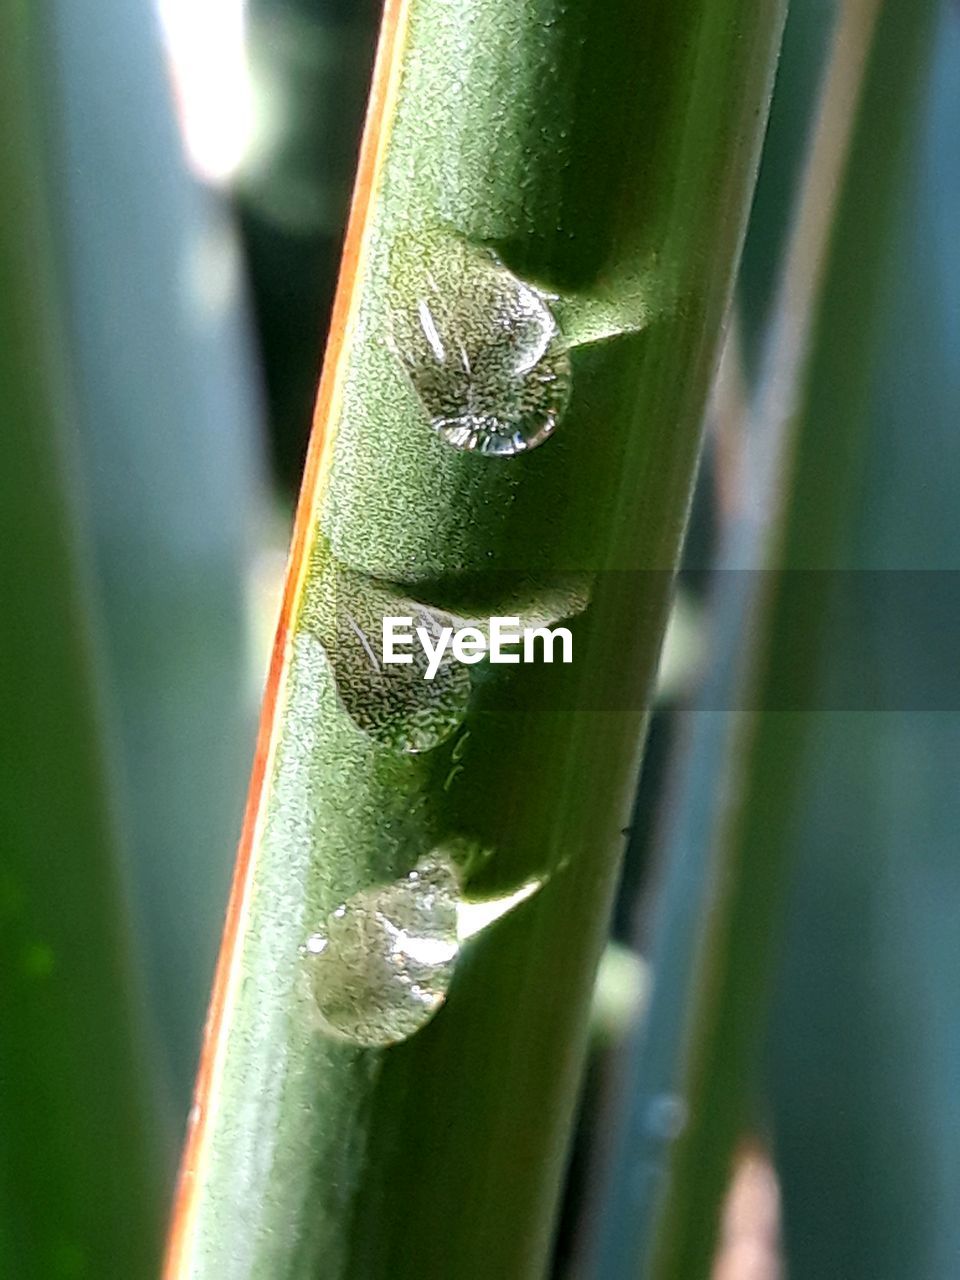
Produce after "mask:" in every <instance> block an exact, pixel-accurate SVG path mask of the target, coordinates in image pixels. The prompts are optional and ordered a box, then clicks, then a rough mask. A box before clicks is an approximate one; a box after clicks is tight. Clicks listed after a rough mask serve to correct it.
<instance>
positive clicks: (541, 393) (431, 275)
mask: <svg viewBox="0 0 960 1280" xmlns="http://www.w3.org/2000/svg"><path fill="white" fill-rule="evenodd" d="M391 274H392V278H393V284H394V291H393V292H394V296H393V299H392V309H391V332H390V344H391V347H392V349H393V351H394V352H395V354H396V356H397V358H398V360H399V361H400V363H401V365H402V366H403V368H404V370H405V371H406V374H407V376H408V377H409V379H410V381H411V383H412V384H413V388H414V390H415V391H416V393H417V395H418V396H419V398H420V401H421V403H422V404H423V407H424V409H425V410H426V413H427V416H428V417H429V419H430V425H431V426H432V427H433V429H434V431H436V432H437V434H438V435H439V436H440V437H441V438H442V439H444V440H446V441H447V443H448V444H451V445H453V446H454V448H456V449H465V450H468V451H474V452H477V453H483V454H488V455H490V456H493V457H511V456H513V455H514V454H518V453H523V452H526V451H527V450H529V449H533V448H535V447H536V446H537V445H538V444H542V443H543V441H544V440H546V439H547V438H548V437H549V436H550V435H551V434H552V433H553V431H554V429H555V428H556V426H557V423H558V422H559V420H560V417H561V415H562V414H563V411H564V409H565V407H566V404H567V400H568V399H569V395H570V360H569V356H568V355H567V350H566V346H565V344H564V343H563V339H562V334H561V332H560V326H559V324H558V323H557V320H556V317H555V316H554V314H553V312H552V310H551V308H550V302H551V301H552V298H551V295H549V294H547V293H544V292H542V291H540V290H538V289H536V288H534V287H533V286H532V285H530V284H527V283H525V282H524V281H523V280H520V279H519V278H518V277H517V276H515V275H514V274H513V273H512V272H510V271H508V270H507V268H506V267H505V266H504V265H503V263H502V262H501V261H500V260H499V258H497V256H496V254H494V253H493V252H492V251H491V250H488V249H483V248H480V247H478V246H476V245H471V244H469V243H467V242H466V241H464V240H461V239H459V238H457V237H456V236H453V235H449V234H444V233H440V232H436V233H434V235H433V236H429V237H428V236H421V237H419V238H418V239H417V240H415V241H413V240H407V241H404V242H403V243H402V244H401V245H400V246H398V248H397V249H396V250H395V252H394V254H393V255H392V260H391Z"/></svg>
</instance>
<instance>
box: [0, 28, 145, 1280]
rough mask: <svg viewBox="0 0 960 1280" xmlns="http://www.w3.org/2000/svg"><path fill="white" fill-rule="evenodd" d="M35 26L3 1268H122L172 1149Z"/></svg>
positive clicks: (21, 1276)
mask: <svg viewBox="0 0 960 1280" xmlns="http://www.w3.org/2000/svg"><path fill="white" fill-rule="evenodd" d="M43 35H44V33H43V31H42V27H41V24H40V22H39V18H38V15H37V14H36V13H35V12H34V6H32V5H30V6H27V5H5V6H3V8H2V10H0V113H2V116H3V120H4V128H3V131H2V139H0V174H2V185H3V190H4V193H5V195H4V200H3V208H2V212H0V271H2V281H0V386H2V388H3V396H2V402H0V522H2V528H0V547H2V555H0V568H2V573H3V582H2V590H0V595H2V599H3V602H4V619H3V642H2V646H3V647H2V653H3V690H4V694H3V725H4V732H3V737H2V744H3V759H2V762H0V813H2V828H0V1025H2V1028H3V1033H2V1035H0V1271H2V1272H3V1274H4V1275H11V1276H14V1275H15V1276H17V1277H18V1280H61V1278H62V1280H68V1278H73V1277H85V1276H91V1277H93V1276H96V1277H103V1278H104V1280H107V1278H111V1280H112V1278H114V1277H115V1278H116V1280H121V1277H130V1276H141V1275H148V1274H150V1272H151V1270H152V1269H154V1268H155V1267H156V1260H157V1259H156V1254H157V1250H158V1244H159V1241H158V1228H159V1222H158V1219H159V1216H160V1211H161V1198H160V1197H161V1187H162V1182H161V1178H160V1165H159V1160H160V1149H159V1141H158V1133H157V1130H156V1125H155V1122H154V1112H153V1106H154V1102H155V1097H154V1093H153V1083H154V1082H153V1079H152V1073H151V1071H150V1069H149V1068H148V1064H147V1061H146V1054H145V1051H144V1039H143V1035H142V1029H141V1027H140V1016H139V1015H140V1013H141V1010H140V1008H139V1005H138V999H137V997H138V992H137V991H136V990H135V988H136V982H135V978H134V973H135V969H134V967H133V957H132V953H131V949H130V947H129V938H128V929H127V927H126V924H125V920H124V915H123V893H122V888H121V884H120V879H119V844H118V839H117V830H116V823H115V812H114V791H113V786H112V777H111V774H112V768H111V760H110V758H109V755H108V753H107V751H106V749H105V746H104V736H105V735H104V719H103V714H102V708H101V703H100V695H101V691H102V690H101V685H100V682H99V679H98V677H99V672H100V667H99V660H98V654H97V650H96V645H95V637H94V635H93V634H92V627H91V619H90V616H89V612H88V608H87V605H88V601H89V597H88V590H89V584H90V577H89V574H88V571H87V564H86V554H85V553H86V543H85V540H84V538H83V536H82V535H81V531H80V529H79V527H78V522H77V515H76V508H75V501H74V497H75V495H74V494H73V492H72V491H71V489H70V487H69V482H68V477H70V476H71V475H72V469H71V468H72V462H73V458H72V454H71V453H70V450H69V443H70V442H69V432H70V429H71V427H72V425H73V414H72V406H73V400H72V396H71V378H72V372H73V370H72V367H71V361H70V343H69V338H68V329H67V326H66V325H65V322H64V312H63V301H62V295H61V292H60V286H61V281H60V279H59V277H58V275H57V262H56V254H55V252H54V243H55V241H54V237H53V235H52V232H51V213H50V204H49V200H48V195H47V191H46V189H45V187H44V182H43V176H44V175H43V173H42V166H43V159H44V155H45V151H44V138H43V136H42V131H41V129H40V127H39V123H40V120H41V118H42V115H43V107H42V102H41V99H40V95H41V93H42V90H43V88H44V85H45V80H44V78H43V76H42V74H41V72H42V70H43V68H44V66H45V58H46V53H47V49H46V46H45V45H44V42H43Z"/></svg>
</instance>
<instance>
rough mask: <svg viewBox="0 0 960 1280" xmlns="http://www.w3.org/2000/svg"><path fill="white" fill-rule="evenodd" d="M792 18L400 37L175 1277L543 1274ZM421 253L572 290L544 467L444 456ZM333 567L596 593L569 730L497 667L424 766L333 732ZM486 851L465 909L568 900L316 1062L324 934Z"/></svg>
mask: <svg viewBox="0 0 960 1280" xmlns="http://www.w3.org/2000/svg"><path fill="white" fill-rule="evenodd" d="M782 16H783V13H782V8H781V6H779V5H771V4H760V3H755V2H753V0H720V2H718V0H686V2H685V3H679V4H678V3H675V2H673V0H671V2H670V3H667V2H666V0H663V2H662V3H655V4H653V5H645V6H641V7H638V6H635V5H634V4H632V3H617V4H612V5H611V4H609V3H606V2H604V3H600V2H599V0H596V2H594V3H584V4H582V5H577V6H570V5H566V4H563V3H559V2H557V3H554V2H553V0H545V2H543V3H529V2H528V3H522V4H515V3H509V4H500V3H495V0H474V2H473V3H471V4H469V5H467V6H463V7H451V6H450V5H448V4H445V3H441V2H440V0H412V2H411V3H408V4H403V3H401V4H395V5H393V6H391V7H390V8H389V9H388V15H387V19H386V33H387V36H386V41H385V43H384V45H383V47H382V51H381V61H380V72H379V75H378V78H377V80H376V85H375V93H376V100H377V101H378V102H380V103H381V110H380V114H379V115H376V114H375V116H374V117H373V123H372V124H371V125H370V126H369V127H368V134H367V143H366V155H367V159H366V160H362V161H361V179H360V185H359V188H358V189H359V192H360V200H359V203H358V204H357V206H356V207H355V211H354V219H353V226H352V228H351V231H350V232H349V233H348V241H347V250H346V259H345V261H346V263H347V268H346V273H345V276H346V278H345V280H344V281H343V282H342V287H341V296H340V300H339V302H338V308H337V311H336V312H335V319H334V348H333V350H332V352H331V353H330V354H329V355H328V361H327V366H326V369H325V373H324V379H323V382H322V383H321V392H320V409H319V411H318V427H319V428H321V429H322V431H323V433H324V443H323V446H322V451H321V446H320V444H319V443H317V444H316V445H315V447H314V455H313V461H312V463H311V464H310V467H309V471H308V475H309V477H310V479H309V480H308V484H307V488H306V490H305V495H304V499H303V505H302V507H301V518H300V523H299V534H298V538H297V541H296V543H295V554H294V562H293V569H292V576H291V582H290V586H289V588H288V600H287V611H286V614H285V619H284V622H283V624H282V626H281V632H280V637H279V641H278V648H277V661H278V665H277V668H276V671H275V675H276V680H275V683H274V685H273V686H272V695H271V701H270V703H269V704H268V710H267V712H266V713H265V733H264V736H263V737H262V740H261V761H262V764H263V769H264V779H263V784H262V787H261V786H260V785H259V784H258V785H257V786H256V787H255V789H254V792H253V798H252V806H251V810H250V825H249V826H248V842H247V844H246V845H245V846H244V855H243V857H242V859H241V866H240V871H239V874H238V880H237V884H236V888H235V896H234V902H233V906H232V910H231V923H230V925H229V926H228V935H227V940H226V944H225V950H224V953H223V957H222V962H221V972H220V978H219V981H218V987H217V992H216V995H215V1003H214V1010H213V1018H212V1021H211V1030H210V1039H209V1043H208V1047H207V1053H206V1059H205V1070H204V1074H203V1077H202V1080H201V1086H200V1090H199V1093H198V1124H197V1127H196V1129H195V1131H194V1133H193V1135H192V1137H191V1140H190V1143H189V1146H188V1151H187V1156H186V1161H185V1165H184V1172H183V1182H182V1190H181V1196H180V1201H179V1205H178V1211H177V1216H176V1219H175V1225H174V1235H173V1240H172V1245H171V1251H170V1256H169V1264H168V1272H167V1274H168V1276H170V1277H178V1280H179V1278H183V1277H186V1276H191V1277H197V1278H199V1277H205V1278H209V1280H213V1277H216V1280H233V1278H236V1280H240V1278H241V1277H242V1278H243V1280H254V1278H255V1277H259V1278H263V1280H266V1278H267V1277H271V1278H273V1277H277V1276H280V1275H283V1276H288V1277H291V1280H292V1278H293V1277H297V1278H298V1280H299V1278H303V1280H307V1278H312V1277H317V1276H320V1275H323V1276H324V1277H336V1276H343V1277H348V1276H349V1277H358V1276H363V1277H365V1280H372V1278H373V1277H377V1276H381V1275H390V1276H392V1277H401V1276H417V1277H418V1278H420V1280H423V1278H425V1277H437V1278H438V1280H439V1278H440V1277H444V1278H449V1277H450V1276H457V1277H458V1278H460V1277H462V1278H464V1280H466V1278H468V1277H472V1276H478V1277H479V1276H483V1277H487V1276H491V1275H496V1276H510V1277H517V1278H519V1277H524V1276H536V1275H539V1274H540V1273H541V1271H542V1268H543V1266H544V1262H545V1258H546V1254H547V1249H548V1246H549V1240H550V1234H551V1227H552V1220H553V1214H554V1206H555V1200H556V1195H557V1188H558V1183H559V1179H560V1176H561V1172H562V1167H563V1158H564V1152H565V1146H566V1139H567V1132H568V1128H569V1121H570V1115H571V1111H572V1108H573V1104H574V1099H575V1093H576V1086H577V1082H578V1078H579V1072H580V1067H581V1063H582V1056H583V1047H584V1040H585V1034H586V1020H587V1013H588V1004H589V995H590V989H591V982H592V977H593V972H594V968H595V965H596V961H597V958H598V955H599V952H600V949H601V946H602V942H603V937H604V931H605V927H606V921H607V914H608V909H609V903H610V898H611V894H612V889H613V885H614V882H615V878H616V873H617V869H618V863H619V855H620V849H621V844H622V836H621V828H622V827H623V825H624V823H625V821H626V815H627V812H628V807H629V799H630V790H631V786H632V783H633V780H634V776H635V767H636V758H637V754H638V751H639V747H640V742H641V738H642V728H643V721H644V707H645V702H646V698H647V693H648V690H649V687H650V684H651V681H652V676H653V673H654V670H655V666H656V661H657V655H658V651H659V646H660V641H661V637H662V631H663V625H664V619H665V615H666V608H667V603H668V597H669V589H670V583H671V578H672V572H673V570H674V568H675V565H676V561H677V556H678V552H679V544H680V539H681V535H682V531H683V526H684V520H685V514H686V510H687V504H688V500H689V493H690V487H691V481H692V476H693V472H694V468H695V464H696V459H697V453H698V446H699V434H700V421H701V417H702V411H703V404H704V400H705V396H706V392H707V388H708V385H709V381H710V376H711V373H712V369H713V364H714V360H715V354H716V348H717V342H718V336H719V332H720V328H721V324H722V320H723V316H724V312H725V309H726V306H727V303H728V299H729V294H730V288H731V280H732V275H733V270H734V267H735V263H736V259H737V255H738V253H739V249H740V245H741V242H742V236H743V230H744V223H745V216H746V211H747V208H748V205H749V199H750V193H751V189H752V183H753V179H754V176H755V169H756V163H757V154H758V147H759V141H760V137H761V134H762V130H763V124H764V120H765V114H766V108H767V104H768V100H769V92H770V83H771V76H772V68H773V64H774V60H775V56H776V49H777V44H778V40H779V35H780V28H781V23H782ZM445 236H452V237H454V240H453V241H444V237H445ZM418 237H420V238H421V239H422V238H424V237H426V238H427V240H428V241H429V243H431V244H433V245H434V246H436V245H437V244H440V245H441V246H442V245H443V244H444V243H448V244H452V243H454V242H455V243H457V244H462V243H463V242H466V243H468V244H472V245H474V246H490V247H492V248H493V249H495V251H496V252H497V254H498V256H499V258H500V259H501V261H502V262H503V263H504V264H505V268H507V269H509V271H510V272H513V273H515V274H516V275H517V276H519V277H521V278H523V279H526V280H529V281H532V282H533V283H534V284H535V285H537V286H539V287H540V288H542V289H544V290H547V291H549V293H550V294H552V295H554V298H555V301H554V304H553V305H554V307H555V310H556V313H557V314H558V315H559V316H560V319H561V325H562V329H563V332H564V334H565V335H567V336H568V338H569V339H570V340H571V345H572V350H571V353H570V363H571V366H572V374H571V382H572V394H571V398H570V403H569V406H568V408H567V409H566V411H565V412H564V415H563V418H562V420H561V422H560V424H559V425H558V428H557V431H556V437H555V438H552V439H550V440H548V441H547V442H545V443H544V444H543V445H541V447H540V448H538V449H535V450H532V451H530V452H529V453H525V454H523V455H522V456H519V457H515V458H508V459H497V458H488V457H482V456H478V455H476V454H469V453H463V452H458V451H457V450H455V449H452V448H450V446H449V445H447V444H445V443H444V442H443V441H442V440H440V439H439V437H437V436H436V435H434V434H432V433H431V432H430V430H429V426H428V425H427V423H425V422H424V421H423V419H422V411H421V410H420V408H419V406H418V405H417V403H416V401H415V399H414V397H413V393H412V391H411V389H410V388H409V387H408V386H407V384H406V383H405V381H404V379H403V377H402V375H401V374H400V373H398V371H397V367H396V362H395V356H394V355H393V353H392V352H391V348H390V343H389V342H388V341H385V339H386V338H388V337H389V334H390V324H391V307H392V306H394V305H395V303H394V302H393V301H392V299H395V297H396V291H397V290H398V289H400V288H401V285H402V280H401V278H400V277H401V276H402V272H403V271H404V270H407V269H410V270H416V268H417V267H418V265H422V264H421V263H420V260H419V259H418V254H419V253H420V252H421V250H420V249H419V248H418V247H417V246H418V244H419V243H420V242H421V241H420V240H418ZM431 237H432V239H431ZM451 252H452V250H451ZM458 252H459V251H458ZM441 266H442V262H441ZM601 336H602V337H603V338H604V340H603V341H595V340H594V339H596V338H597V337H601ZM331 562H334V563H335V564H338V565H339V566H340V570H341V571H342V570H345V569H349V571H350V572H352V573H353V574H354V575H357V576H359V578H360V579H363V580H365V581H367V582H371V581H372V579H373V578H377V579H380V580H388V581H391V582H394V583H397V584H402V590H403V591H405V592H407V593H408V594H414V595H416V596H417V598H420V599H426V600H428V601H430V602H432V603H434V604H440V603H442V599H441V597H442V595H443V593H444V592H448V593H450V594H451V595H452V596H458V598H459V599H460V600H461V601H465V602H466V603H468V604H469V605H470V606H471V608H472V610H473V614H474V616H476V614H478V613H479V614H484V613H487V612H489V613H497V612H503V610H502V609H498V608H496V607H495V605H496V603H497V597H496V595H495V594H491V593H492V591H493V588H492V587H491V585H490V583H491V577H490V575H489V573H488V570H490V569H498V570H520V571H523V573H524V574H525V575H526V576H527V577H529V578H531V579H533V580H536V581H540V582H543V581H546V582H548V583H552V584H556V582H557V581H558V580H560V578H561V577H562V574H563V573H564V572H565V571H568V570H577V571H587V572H588V573H589V574H590V575H591V581H592V588H591V595H590V601H589V606H588V607H587V608H586V609H585V610H584V611H583V612H582V613H580V614H579V615H578V616H577V617H576V618H574V619H573V621H572V622H571V623H570V626H571V629H572V630H573V632H574V649H575V653H576V654H577V655H578V656H577V658H576V660H575V662H574V664H573V665H572V666H571V667H569V668H561V669H560V670H559V672H555V675H556V679H555V682H554V683H551V684H550V685H549V686H547V687H548V688H549V691H550V702H549V703H548V704H547V709H545V710H541V709H539V708H538V707H529V706H528V707H526V708H525V709H522V708H520V707H518V708H517V709H516V710H514V711H510V710H508V709H507V708H508V706H509V695H508V693H507V691H508V690H509V689H511V688H513V689H514V690H515V694H516V697H517V699H518V700H519V698H520V697H521V696H522V694H523V692H524V690H525V689H526V688H528V687H529V686H530V684H531V683H535V682H536V681H537V680H538V679H539V678H540V676H541V673H540V672H539V671H536V670H534V669H533V668H526V669H523V670H521V669H518V668H512V669H510V668H508V669H507V674H506V675H504V674H503V672H502V671H498V670H496V669H491V670H490V671H488V672H485V673H483V674H482V676H480V677H478V679H477V682H476V686H475V689H474V696H473V698H472V700H471V703H470V706H469V708H468V709H467V711H466V715H465V719H464V721H463V730H462V731H461V732H460V734H459V735H458V736H457V737H456V738H455V739H451V740H449V741H447V742H444V743H442V744H441V745H439V746H437V747H436V748H435V749H434V750H431V751H424V752H421V753H420V754H418V755H413V754H411V755H402V754H400V753H398V752H397V751H395V750H390V749H388V748H386V747H383V746H379V745H377V743H376V742H375V741H373V740H372V739H368V738H366V737H365V736H364V735H362V734H360V732H359V731H358V730H357V729H356V728H355V726H354V725H352V724H351V723H350V722H349V721H348V720H347V718H346V715H345V713H344V711H343V708H342V706H341V705H340V704H339V703H338V700H337V696H336V690H335V688H334V683H333V679H334V677H333V674H332V672H331V668H330V663H329V660H328V658H325V657H324V656H323V655H322V654H319V653H318V650H317V649H316V647H315V638H314V637H315V634H316V629H317V627H318V626H319V625H320V623H319V622H318V619H320V618H321V617H322V599H323V590H324V580H325V575H327V574H328V573H329V572H330V571H331V569H330V566H331ZM397 590H398V591H400V590H401V586H399V585H398V587H397ZM507 612H512V610H507ZM334 667H335V660H334ZM544 671H546V669H544ZM543 705H544V704H543V703H542V702H541V704H540V706H543ZM463 841H467V842H469V843H470V844H471V845H473V846H476V847H477V848H479V849H482V850H483V851H485V852H486V853H488V855H489V856H488V857H487V858H486V859H485V860H484V861H483V862H482V864H480V869H479V871H478V872H477V874H476V875H474V876H472V877H470V876H469V874H468V877H467V878H468V879H469V880H470V883H469V886H468V887H469V888H470V889H471V890H472V891H474V892H476V893H478V894H493V893H496V892H508V891H509V890H511V889H514V888H516V886H517V885H518V884H521V883H523V882H525V881H526V880H529V879H530V878H531V877H536V878H538V879H539V880H541V881H542V882H543V886H544V887H543V888H542V889H541V891H540V892H539V893H538V894H537V895H536V896H535V897H534V898H533V899H532V900H530V901H529V902H528V903H526V904H525V905H524V906H523V907H522V908H520V909H519V910H518V911H516V912H514V913H513V914H512V915H511V916H510V917H509V918H508V919H506V920H504V921H503V922H501V923H500V924H497V925H496V926H492V927H490V928H489V929H487V930H485V931H484V932H483V933H481V934H480V935H479V936H478V937H477V938H475V939H474V940H473V941H472V942H471V943H470V944H469V947H468V948H467V949H466V950H465V951H464V953H463V954H462V957H461V961H460V962H459V963H458V965H457V969H456V972H455V975H454V979H453V985H452V987H451V990H450V996H449V1000H448V1002H447V1004H446V1007H445V1008H443V1009H442V1010H441V1012H440V1013H439V1014H438V1015H437V1017H436V1018H435V1019H434V1020H433V1021H432V1022H431V1023H430V1024H429V1025H427V1026H426V1027H425V1028H424V1029H423V1030H421V1031H419V1032H418V1033H416V1034H415V1035H413V1036H412V1037H411V1038H409V1039H407V1040H406V1041H405V1042H403V1043H401V1044H398V1045H395V1046H394V1047H391V1048H389V1049H370V1048H357V1047H351V1046H350V1045H347V1044H343V1043H339V1042H337V1041H336V1040H333V1039H330V1038H328V1037H326V1036H324V1035H323V1034H322V1032H321V1031H320V1030H319V1029H318V1027H317V1020H316V1014H315V1011H312V1010H311V1003H310V993H309V990H308V989H307V990H305V975H304V967H305V966H304V957H303V952H302V948H303V945H304V941H305V939H306V938H307V937H308V935H310V934H311V933H313V932H314V931H315V930H317V929H318V928H320V927H321V926H322V925H323V923H324V921H325V920H326V919H327V918H328V917H329V916H330V913H331V912H332V911H333V910H334V909H335V908H337V907H338V905H339V904H340V903H342V902H344V901H345V900H347V899H348V898H350V896H351V895H352V894H355V893H358V892H366V891H367V890H368V889H369V887H370V886H371V885H377V884H383V883H385V882H388V881H393V880H396V879H397V877H399V876H403V875H404V874H405V873H406V872H407V871H409V869H410V868H411V867H413V866H414V865H415V864H416V862H417V861H418V859H419V858H420V857H422V856H423V855H424V854H426V853H428V852H429V851H430V850H432V849H436V848H437V847H443V846H444V845H445V843H448V842H453V843H457V842H463Z"/></svg>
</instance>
